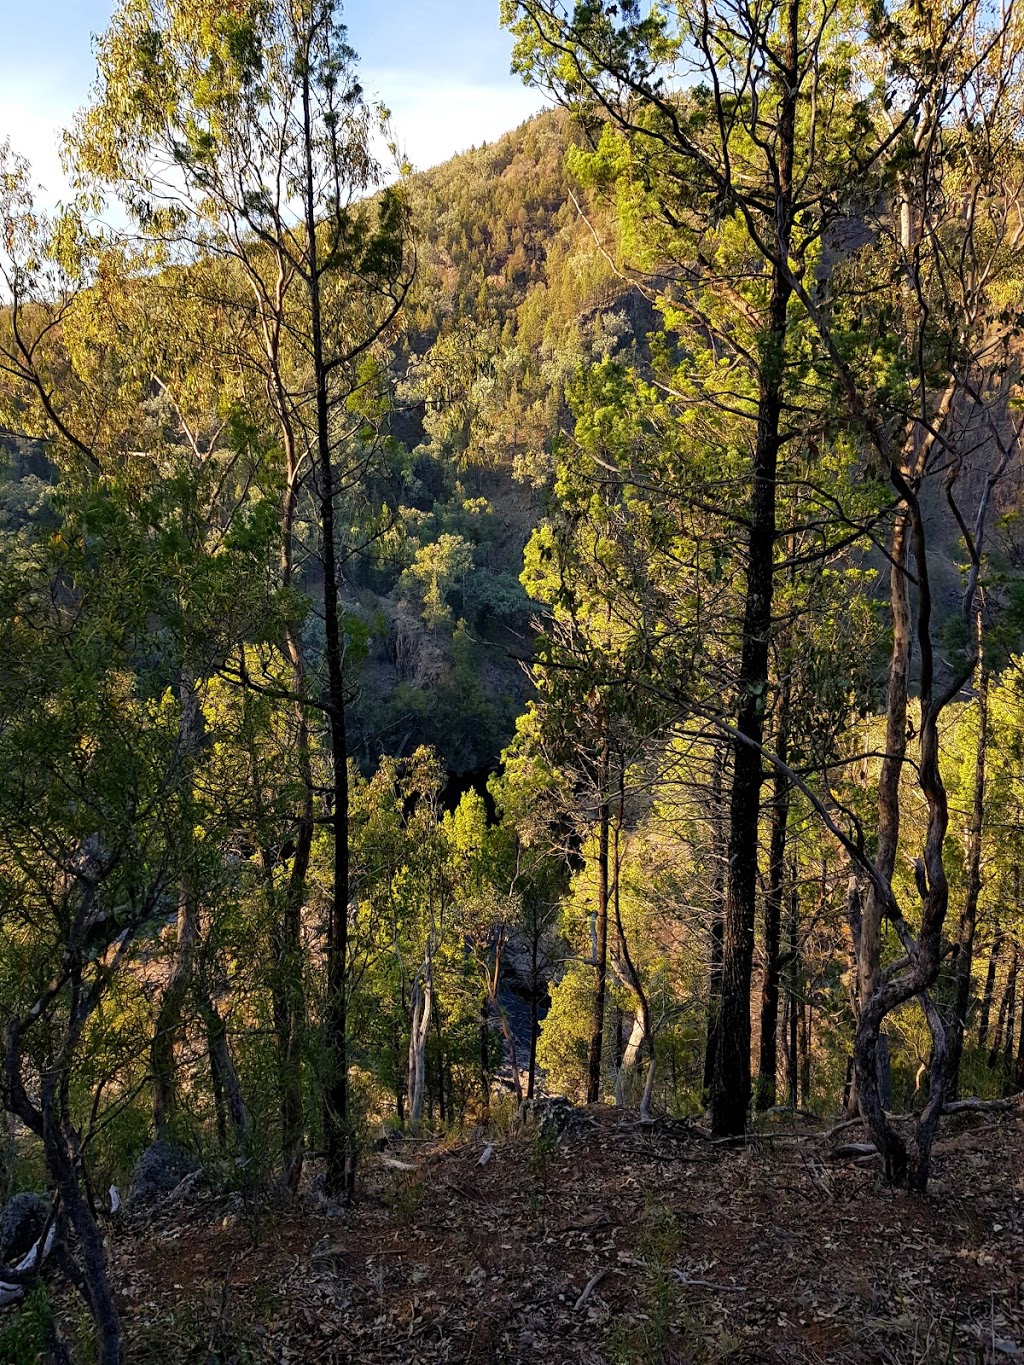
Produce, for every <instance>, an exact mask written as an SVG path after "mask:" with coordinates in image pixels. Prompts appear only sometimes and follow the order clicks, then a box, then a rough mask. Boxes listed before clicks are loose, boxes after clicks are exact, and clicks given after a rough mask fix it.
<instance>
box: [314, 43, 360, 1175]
mask: <svg viewBox="0 0 1024 1365" xmlns="http://www.w3.org/2000/svg"><path fill="white" fill-rule="evenodd" d="M302 116H303V128H302V134H303V139H304V149H305V171H306V184H305V186H304V191H305V196H304V197H305V203H304V208H305V213H306V222H305V228H306V248H307V252H308V275H307V282H308V288H309V304H310V324H311V332H312V363H313V382H314V387H315V395H316V469H317V478H318V481H319V489H318V494H319V507H318V511H319V516H320V533H321V537H322V546H321V551H322V560H323V609H324V635H325V644H326V649H325V657H326V663H327V718H328V729H329V732H330V743H331V760H332V769H333V777H332V782H331V797H332V800H331V810H330V815H329V818H328V827H329V829H330V832H331V836H332V837H331V843H332V855H333V856H332V859H331V864H332V866H331V893H330V901H329V905H328V914H327V973H326V975H327V982H326V984H327V991H326V1004H325V1009H324V1024H325V1029H324V1042H325V1046H326V1051H327V1055H328V1058H329V1063H328V1075H327V1082H326V1087H325V1094H324V1131H325V1135H326V1146H327V1169H326V1186H327V1190H328V1192H329V1193H330V1194H332V1195H343V1196H344V1197H346V1198H349V1199H351V1198H352V1196H353V1195H354V1193H355V1179H356V1144H355V1133H354V1132H353V1129H352V1118H351V1114H350V1112H349V1087H348V900H349V846H348V845H349V782H348V729H347V702H346V696H345V642H344V639H343V636H342V628H341V612H340V609H339V605H338V596H339V592H340V588H341V584H340V581H339V577H338V560H337V548H336V546H335V516H334V500H335V487H334V478H335V476H334V461H333V458H332V448H331V404H330V393H329V383H330V376H329V370H328V366H327V363H326V358H325V352H324V337H323V321H322V310H321V266H320V260H319V252H318V247H317V236H316V232H317V220H316V207H315V206H316V202H317V200H316V195H315V188H314V183H313V150H314V133H313V123H312V116H311V110H310V72H309V67H308V65H307V66H306V67H305V69H304V70H303V72H302Z"/></svg>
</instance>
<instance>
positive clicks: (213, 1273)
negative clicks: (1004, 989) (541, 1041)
mask: <svg viewBox="0 0 1024 1365" xmlns="http://www.w3.org/2000/svg"><path fill="white" fill-rule="evenodd" d="M851 1136H852V1137H853V1138H856V1137H857V1134H856V1132H854V1133H853V1134H852V1135H851V1133H850V1132H845V1133H844V1134H843V1135H842V1138H841V1139H839V1140H841V1141H843V1142H847V1141H849V1140H850V1138H851ZM491 1142H492V1145H493V1152H492V1154H491V1155H490V1158H489V1159H488V1160H487V1161H486V1163H485V1164H484V1165H480V1164H479V1163H480V1158H481V1156H482V1154H483V1153H484V1151H485V1148H486V1147H487V1146H488V1138H487V1136H486V1135H485V1134H483V1133H481V1134H480V1135H479V1136H478V1137H474V1138H471V1139H468V1140H466V1141H465V1142H464V1143H463V1144H461V1145H457V1146H446V1145H440V1144H434V1143H431V1142H421V1143H413V1142H398V1143H395V1144H393V1145H392V1146H391V1147H389V1149H388V1150H387V1151H386V1152H383V1153H377V1154H374V1155H373V1156H371V1157H368V1158H367V1160H366V1163H365V1165H364V1170H363V1181H362V1189H361V1194H360V1198H359V1200H358V1202H357V1204H356V1205H355V1206H354V1207H353V1208H351V1209H348V1210H338V1209H331V1208H330V1207H328V1206H326V1205H325V1204H324V1202H323V1201H322V1200H318V1199H317V1196H316V1195H315V1192H312V1191H311V1192H309V1193H307V1194H305V1195H303V1197H302V1199H301V1200H300V1201H298V1203H297V1204H292V1205H291V1206H277V1207H275V1206H274V1205H273V1204H272V1203H268V1202H266V1201H265V1200H261V1201H255V1200H248V1199H246V1198H245V1197H243V1196H242V1195H238V1194H235V1195H230V1196H223V1195H216V1194H214V1193H213V1192H211V1191H209V1190H203V1189H201V1188H198V1187H197V1188H193V1189H191V1190H189V1191H188V1192H187V1193H180V1194H179V1196H178V1197H172V1200H171V1202H170V1203H169V1204H167V1205H166V1206H164V1208H163V1209H161V1210H160V1211H159V1212H157V1213H156V1214H154V1215H152V1216H150V1217H149V1218H148V1219H147V1220H146V1221H145V1222H133V1221H132V1219H131V1218H129V1217H123V1218H122V1219H121V1220H120V1221H115V1222H112V1223H111V1225H110V1230H109V1247H110V1259H111V1273H112V1278H113V1280H114V1282H115V1283H116V1284H117V1285H118V1286H119V1297H120V1302H121V1306H122V1308H123V1312H124V1320H125V1327H126V1338H127V1359H128V1361H129V1362H131V1365H149V1362H160V1365H184V1363H185V1362H191V1361H197V1362H202V1365H217V1363H219V1365H229V1363H230V1362H237V1363H238V1365H246V1362H274V1365H284V1362H293V1363H295V1362H306V1361H309V1362H316V1363H317V1365H342V1362H345V1365H348V1363H349V1362H351V1365H357V1363H358V1365H374V1363H375V1362H409V1365H427V1363H428V1362H442V1361H446V1362H489V1361H495V1362H518V1361H523V1362H537V1363H538V1365H547V1363H548V1362H551V1363H552V1365H570V1363H575V1362H579V1365H619V1363H620V1362H622V1363H623V1365H625V1363H627V1362H634V1361H635V1362H673V1363H674V1362H680V1365H681V1363H683V1362H719V1361H722V1362H724V1361H736V1362H739V1361H743V1362H793V1363H794V1365H796V1363H798V1362H799V1363H801V1365H802V1363H803V1362H835V1363H836V1365H839V1362H844V1363H845V1362H875V1361H877V1362H894V1363H898V1365H909V1363H910V1362H915V1363H916V1362H922V1363H923V1362H935V1365H952V1362H968V1361H970V1362H993V1365H1003V1362H1009V1361H1013V1360H1014V1359H1020V1360H1024V1306H1022V1303H1021V1281H1022V1276H1024V1243H1022V1237H1021V1232H1022V1227H1021V1226H1020V1224H1019V1222H1018V1220H1019V1219H1020V1218H1021V1215H1022V1212H1024V1210H1022V1203H1021V1201H1022V1199H1024V1123H1022V1122H1021V1121H1020V1119H1019V1118H1018V1117H1016V1116H1015V1115H1009V1116H1008V1115H1000V1116H998V1117H993V1116H989V1115H979V1114H971V1115H961V1116H957V1117H956V1118H955V1119H952V1120H948V1121H947V1125H946V1127H945V1128H944V1129H943V1131H942V1133H941V1134H940V1139H939V1142H938V1144H937V1149H936V1153H935V1176H934V1180H933V1182H932V1191H931V1193H930V1194H929V1195H928V1196H927V1197H920V1196H916V1195H909V1194H906V1193H899V1192H893V1191H891V1190H887V1189H885V1188H883V1187H882V1186H881V1184H880V1182H879V1174H878V1166H877V1163H876V1162H874V1161H872V1160H870V1159H868V1160H863V1161H861V1162H859V1163H858V1162H857V1161H856V1160H851V1159H849V1158H845V1157H844V1158H841V1159H840V1158H836V1157H835V1156H834V1155H833V1151H834V1146H835V1144H834V1141H832V1140H830V1139H829V1138H828V1137H827V1136H826V1135H825V1134H824V1133H823V1132H820V1131H814V1130H813V1129H812V1128H811V1127H810V1126H809V1127H808V1128H807V1130H806V1131H801V1130H799V1129H795V1128H794V1124H793V1120H792V1118H787V1119H785V1120H780V1121H779V1123H778V1124H777V1126H775V1127H773V1128H772V1129H771V1130H770V1132H769V1133H766V1134H765V1135H764V1136H762V1137H759V1138H755V1139H751V1140H749V1141H748V1142H747V1144H746V1145H745V1146H741V1147H729V1146H723V1145H715V1144H712V1143H711V1142H709V1141H708V1140H707V1138H706V1137H705V1136H703V1135H702V1134H701V1133H700V1131H699V1130H697V1129H695V1128H694V1127H692V1126H690V1125H687V1124H684V1123H663V1124H659V1125H657V1126H656V1127H655V1128H654V1130H653V1131H651V1130H647V1129H644V1128H642V1127H641V1126H640V1125H639V1124H638V1123H637V1121H636V1118H635V1115H631V1114H628V1113H623V1112H621V1111H616V1110H609V1109H604V1108H594V1109H591V1110H585V1111H582V1112H579V1113H577V1114H576V1115H575V1116H574V1117H573V1118H572V1120H571V1122H570V1123H569V1126H568V1127H567V1128H566V1129H565V1130H564V1131H562V1132H561V1133H559V1132H556V1131H555V1130H554V1128H553V1126H552V1125H545V1126H539V1125H537V1124H536V1123H534V1124H531V1125H528V1126H527V1127H525V1128H524V1129H523V1130H522V1131H521V1132H519V1133H513V1134H509V1135H506V1136H504V1137H502V1138H500V1139H491Z"/></svg>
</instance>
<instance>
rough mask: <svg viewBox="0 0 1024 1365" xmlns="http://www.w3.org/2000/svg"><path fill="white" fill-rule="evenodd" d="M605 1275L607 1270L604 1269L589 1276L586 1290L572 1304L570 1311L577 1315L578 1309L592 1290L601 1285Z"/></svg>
mask: <svg viewBox="0 0 1024 1365" xmlns="http://www.w3.org/2000/svg"><path fill="white" fill-rule="evenodd" d="M607 1274H608V1270H607V1268H605V1269H604V1270H598V1271H596V1272H595V1273H594V1274H593V1275H591V1277H590V1279H589V1280H588V1281H587V1284H586V1288H585V1289H584V1290H583V1293H582V1294H581V1295H580V1296H579V1298H578V1299H577V1300H576V1302H575V1303H574V1304H573V1309H572V1311H573V1312H574V1313H578V1312H579V1311H580V1309H581V1308H582V1307H583V1305H584V1304H585V1303H586V1302H587V1300H588V1299H589V1298H590V1296H591V1294H593V1292H594V1290H595V1289H596V1288H597V1286H598V1285H599V1284H600V1283H601V1281H602V1280H603V1279H604V1277H605V1276H606V1275H607Z"/></svg>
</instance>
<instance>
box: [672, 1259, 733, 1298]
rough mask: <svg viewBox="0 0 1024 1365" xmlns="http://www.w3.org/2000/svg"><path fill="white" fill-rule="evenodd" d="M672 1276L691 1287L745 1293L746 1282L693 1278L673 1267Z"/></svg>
mask: <svg viewBox="0 0 1024 1365" xmlns="http://www.w3.org/2000/svg"><path fill="white" fill-rule="evenodd" d="M672 1278H673V1279H674V1280H675V1281H676V1283H677V1284H685V1285H686V1286H687V1287H688V1288H690V1289H715V1290H717V1291H718V1292H719V1293H722V1294H745V1293H746V1292H747V1286H746V1285H745V1284H712V1282H711V1281H710V1280H691V1279H690V1277H689V1275H687V1274H685V1272H684V1271H682V1270H677V1269H676V1268H675V1267H674V1266H673V1268H672Z"/></svg>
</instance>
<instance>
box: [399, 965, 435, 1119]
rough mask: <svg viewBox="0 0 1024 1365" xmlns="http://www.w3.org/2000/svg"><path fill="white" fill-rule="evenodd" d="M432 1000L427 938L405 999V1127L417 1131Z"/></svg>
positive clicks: (431, 978)
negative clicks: (418, 966)
mask: <svg viewBox="0 0 1024 1365" xmlns="http://www.w3.org/2000/svg"><path fill="white" fill-rule="evenodd" d="M433 1001H434V964H433V945H432V943H431V942H430V940H429V939H428V941H427V949H426V954H425V956H424V959H423V966H422V967H421V968H420V969H419V971H418V972H417V973H416V978H415V980H414V981H413V983H412V993H411V998H410V1002H409V1067H408V1080H407V1082H406V1093H407V1096H408V1101H409V1127H410V1129H411V1130H412V1132H413V1133H418V1132H419V1130H420V1124H421V1123H422V1122H423V1101H424V1098H425V1095H426V1075H427V1067H426V1059H427V1039H428V1038H429V1037H430V1022H431V1010H432V1008H433Z"/></svg>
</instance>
